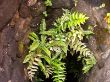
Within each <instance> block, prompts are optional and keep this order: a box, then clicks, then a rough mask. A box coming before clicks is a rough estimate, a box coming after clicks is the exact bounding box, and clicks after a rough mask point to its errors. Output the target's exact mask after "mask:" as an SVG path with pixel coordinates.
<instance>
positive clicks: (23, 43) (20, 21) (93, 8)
mask: <svg viewBox="0 0 110 82" xmlns="http://www.w3.org/2000/svg"><path fill="white" fill-rule="evenodd" d="M103 3H104V4H105V7H102V8H99V7H100V5H101V4H103ZM52 4H53V6H52V7H51V8H50V9H48V8H47V13H48V17H46V20H47V26H48V27H49V28H51V24H50V23H51V22H53V21H54V20H55V19H56V18H58V17H59V16H61V15H62V8H68V9H72V10H77V11H79V12H83V13H85V14H87V16H88V17H90V19H89V22H88V23H87V24H86V25H92V26H94V33H95V34H94V36H92V37H91V38H90V39H89V40H88V45H89V47H90V49H91V50H92V51H93V52H94V53H95V57H96V59H97V64H96V66H94V68H93V69H92V70H91V72H90V73H88V74H87V75H86V76H83V77H85V78H84V80H83V81H81V82H110V79H109V78H110V73H109V72H110V65H109V62H110V56H109V55H110V32H109V31H106V27H107V23H106V21H105V20H104V17H105V15H106V13H107V12H110V0H78V3H77V6H76V7H75V6H74V1H73V0H53V1H52ZM45 10H46V6H45V5H44V3H43V1H42V0H37V2H36V3H35V4H34V5H33V6H31V7H28V6H27V0H10V1H9V0H1V1H0V82H28V80H27V76H26V73H25V71H24V70H25V68H24V65H23V64H22V61H23V57H24V53H25V51H26V47H27V45H28V43H29V40H28V38H27V36H28V34H29V32H30V31H31V30H34V31H37V28H38V27H39V24H40V20H41V19H42V12H43V11H45ZM85 27H86V26H85Z"/></svg>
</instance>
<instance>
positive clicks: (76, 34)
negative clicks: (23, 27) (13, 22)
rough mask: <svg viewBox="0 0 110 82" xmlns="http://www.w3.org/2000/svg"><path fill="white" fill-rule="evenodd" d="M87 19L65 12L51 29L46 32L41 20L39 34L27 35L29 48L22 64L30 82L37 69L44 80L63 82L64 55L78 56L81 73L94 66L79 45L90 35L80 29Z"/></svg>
mask: <svg viewBox="0 0 110 82" xmlns="http://www.w3.org/2000/svg"><path fill="white" fill-rule="evenodd" d="M87 19H88V17H86V15H84V14H82V13H78V12H73V13H72V12H70V11H69V10H64V14H63V16H62V17H60V18H58V19H57V20H56V21H55V22H54V24H53V28H51V29H49V30H47V29H46V23H45V19H43V20H42V22H41V25H40V32H39V33H37V34H35V33H34V32H32V33H30V35H29V38H30V39H31V40H32V44H31V45H30V47H29V52H28V55H26V57H25V59H24V62H23V63H28V67H27V70H28V75H29V78H30V79H31V80H32V78H33V77H34V75H35V73H36V71H38V69H39V70H41V71H42V72H43V74H44V75H45V76H46V78H49V76H50V75H51V76H52V78H53V82H64V81H65V77H66V68H65V62H64V61H63V60H64V59H65V58H66V56H67V51H71V54H74V52H80V55H79V57H78V60H81V61H82V64H83V69H82V70H83V73H87V72H88V71H89V70H90V69H91V67H93V66H94V64H95V63H96V60H95V58H94V56H93V53H92V52H91V51H90V49H88V48H87V47H86V45H85V44H84V43H83V42H82V41H83V38H84V37H86V36H89V35H90V34H92V33H93V32H92V31H91V30H89V29H88V30H84V29H83V28H82V27H81V25H82V24H84V23H85V22H86V20H87Z"/></svg>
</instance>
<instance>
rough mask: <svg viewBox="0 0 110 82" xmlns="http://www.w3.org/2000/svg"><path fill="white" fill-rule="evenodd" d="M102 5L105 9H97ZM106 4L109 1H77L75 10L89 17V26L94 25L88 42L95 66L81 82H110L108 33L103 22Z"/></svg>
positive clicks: (107, 9) (109, 35)
mask: <svg viewBox="0 0 110 82" xmlns="http://www.w3.org/2000/svg"><path fill="white" fill-rule="evenodd" d="M102 3H104V4H105V7H103V8H99V6H100V5H101V4H102ZM108 3H110V1H109V0H79V1H78V4H77V6H76V8H75V9H76V10H78V11H80V12H83V13H85V14H87V16H89V17H90V19H89V22H88V24H89V25H90V24H91V25H95V27H94V33H95V34H94V36H93V37H91V38H90V40H89V41H88V42H89V47H90V48H91V50H92V51H93V52H94V53H95V57H96V59H97V64H96V66H94V68H93V69H92V70H91V72H90V73H89V74H88V75H87V76H86V79H85V80H84V81H82V82H110V79H109V78H110V70H109V69H110V64H109V62H110V56H109V55H110V32H109V31H106V29H107V23H106V21H105V20H104V17H105V16H106V13H107V12H109V10H110V7H109V6H110V5H109V4H108Z"/></svg>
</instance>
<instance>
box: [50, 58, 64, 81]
mask: <svg viewBox="0 0 110 82" xmlns="http://www.w3.org/2000/svg"><path fill="white" fill-rule="evenodd" d="M52 67H53V82H64V81H65V74H66V72H65V64H64V63H62V62H61V61H60V60H58V59H55V60H54V61H53V62H52Z"/></svg>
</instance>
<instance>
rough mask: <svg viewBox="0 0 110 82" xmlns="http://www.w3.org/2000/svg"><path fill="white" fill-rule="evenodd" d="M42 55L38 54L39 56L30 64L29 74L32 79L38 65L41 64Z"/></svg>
mask: <svg viewBox="0 0 110 82" xmlns="http://www.w3.org/2000/svg"><path fill="white" fill-rule="evenodd" d="M40 57H41V55H40V54H37V56H36V57H35V58H34V61H33V62H32V61H31V63H30V65H29V66H28V68H27V69H28V75H29V78H30V79H31V80H32V78H33V77H34V75H35V72H36V71H37V70H38V66H39V63H41V62H42V61H41V59H40Z"/></svg>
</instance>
